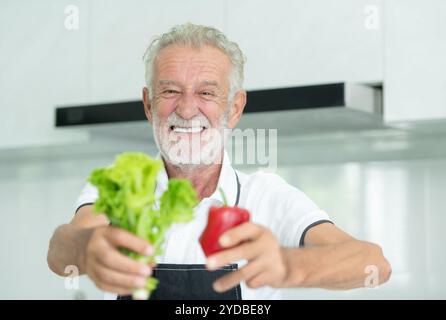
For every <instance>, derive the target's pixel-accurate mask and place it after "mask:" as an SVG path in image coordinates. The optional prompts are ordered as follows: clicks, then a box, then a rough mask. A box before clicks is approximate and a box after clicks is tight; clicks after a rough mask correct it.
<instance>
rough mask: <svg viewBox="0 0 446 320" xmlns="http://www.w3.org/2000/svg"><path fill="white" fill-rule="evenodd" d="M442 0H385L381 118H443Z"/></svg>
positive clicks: (445, 12)
mask: <svg viewBox="0 0 446 320" xmlns="http://www.w3.org/2000/svg"><path fill="white" fill-rule="evenodd" d="M445 17H446V1H444V0H429V1H420V0H390V1H386V3H385V28H386V29H385V31H386V32H385V50H384V53H385V67H384V69H385V73H384V79H385V81H384V93H385V94H384V97H385V100H384V105H385V109H384V118H385V120H386V121H388V122H394V121H412V120H432V119H446V18H445Z"/></svg>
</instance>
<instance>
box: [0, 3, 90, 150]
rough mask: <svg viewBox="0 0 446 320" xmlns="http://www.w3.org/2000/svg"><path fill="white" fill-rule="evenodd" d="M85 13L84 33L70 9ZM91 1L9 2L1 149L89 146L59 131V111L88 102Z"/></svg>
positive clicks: (0, 44) (1, 23) (1, 32)
mask: <svg viewBox="0 0 446 320" xmlns="http://www.w3.org/2000/svg"><path fill="white" fill-rule="evenodd" d="M68 4H72V5H76V6H77V7H78V8H79V15H80V20H79V22H80V23H79V29H72V30H68V29H67V28H66V27H65V23H64V22H65V18H66V17H67V14H65V8H66V6H67V5H68ZM86 9H87V7H86V1H79V0H77V1H70V2H68V1H48V0H46V1H9V2H2V4H1V10H0V112H1V117H0V148H11V147H20V146H35V145H43V144H57V143H64V142H69V141H83V140H85V139H86V138H87V136H86V134H85V133H83V132H79V131H72V130H65V131H56V130H55V129H54V107H55V106H56V105H58V104H70V103H80V102H82V101H87V97H88V90H89V88H88V74H87V72H86V70H87V47H86V40H87V29H86V28H85V25H84V22H85V21H86V20H85V19H84V13H85V12H86Z"/></svg>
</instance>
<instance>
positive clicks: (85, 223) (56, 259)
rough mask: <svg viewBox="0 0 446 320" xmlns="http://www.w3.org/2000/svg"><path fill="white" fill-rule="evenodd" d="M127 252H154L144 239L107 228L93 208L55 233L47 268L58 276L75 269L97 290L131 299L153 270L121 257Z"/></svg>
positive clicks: (84, 209) (82, 209)
mask: <svg viewBox="0 0 446 320" xmlns="http://www.w3.org/2000/svg"><path fill="white" fill-rule="evenodd" d="M120 248H126V249H129V250H131V251H134V252H137V253H139V254H141V255H151V254H152V253H153V248H152V247H151V246H150V244H149V243H148V242H147V241H145V240H144V239H142V238H139V237H137V236H135V235H133V234H131V233H130V232H127V231H125V230H123V229H120V228H115V227H111V226H109V225H108V219H107V218H106V216H105V215H95V214H93V212H92V206H91V205H87V206H84V207H82V208H80V209H79V210H78V212H77V213H76V215H75V217H74V218H73V220H72V221H71V222H70V223H68V224H65V225H62V226H60V227H59V228H57V229H56V231H55V232H54V235H53V237H52V238H51V240H50V245H49V249H48V257H47V260H48V266H49V267H50V269H51V270H53V271H54V272H55V273H57V274H58V275H62V276H63V275H65V274H64V271H65V268H66V267H67V266H69V265H74V266H76V267H77V268H78V271H79V274H87V275H88V276H89V277H90V278H91V279H92V280H93V282H94V283H95V284H96V286H97V287H98V288H100V289H102V290H105V291H108V292H114V293H117V294H120V295H128V294H130V293H131V291H132V290H133V289H136V288H142V287H144V286H145V284H146V278H147V277H148V276H150V275H151V274H152V267H153V266H149V265H144V264H143V263H141V262H138V261H135V260H133V259H131V258H129V257H127V256H126V255H124V254H122V253H121V252H120V251H119V249H120Z"/></svg>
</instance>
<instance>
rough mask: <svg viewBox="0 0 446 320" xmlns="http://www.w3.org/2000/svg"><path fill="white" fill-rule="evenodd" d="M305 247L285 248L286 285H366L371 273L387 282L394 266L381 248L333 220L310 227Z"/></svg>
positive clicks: (311, 286)
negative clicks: (343, 228) (341, 227)
mask: <svg viewBox="0 0 446 320" xmlns="http://www.w3.org/2000/svg"><path fill="white" fill-rule="evenodd" d="M304 243H305V246H304V247H301V248H283V249H282V250H283V256H284V261H285V265H286V269H287V271H288V272H287V277H286V278H285V281H284V286H285V287H306V288H325V289H353V288H358V287H364V286H365V285H368V284H367V283H366V279H367V277H369V276H370V275H371V272H377V274H376V276H377V283H375V284H382V283H384V282H387V281H388V280H389V278H390V275H391V266H390V264H389V262H388V261H387V260H386V258H385V257H384V255H383V252H382V250H381V248H380V247H379V246H378V245H376V244H373V243H369V242H365V241H360V240H357V239H355V238H353V237H351V236H350V235H348V234H347V233H345V232H343V231H342V230H340V229H339V228H337V227H336V226H335V225H333V224H331V223H323V224H320V225H317V226H315V227H313V228H311V229H310V230H308V232H307V234H306V235H305V241H304Z"/></svg>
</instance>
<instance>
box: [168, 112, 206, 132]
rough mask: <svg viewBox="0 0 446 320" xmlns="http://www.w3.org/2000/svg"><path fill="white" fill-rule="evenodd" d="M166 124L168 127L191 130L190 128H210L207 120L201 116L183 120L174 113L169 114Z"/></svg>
mask: <svg viewBox="0 0 446 320" xmlns="http://www.w3.org/2000/svg"><path fill="white" fill-rule="evenodd" d="M166 124H167V125H168V126H169V127H172V126H175V127H183V128H192V127H205V128H210V127H211V123H210V122H209V120H208V119H207V118H206V117H205V116H204V115H203V114H202V113H200V114H198V115H196V116H195V117H193V118H192V119H188V120H186V119H184V118H182V117H180V116H179V115H177V114H176V113H175V112H173V113H171V114H170V115H169V117H167V119H166Z"/></svg>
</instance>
